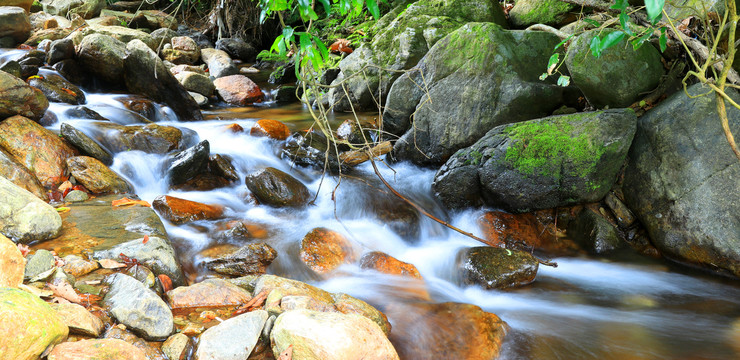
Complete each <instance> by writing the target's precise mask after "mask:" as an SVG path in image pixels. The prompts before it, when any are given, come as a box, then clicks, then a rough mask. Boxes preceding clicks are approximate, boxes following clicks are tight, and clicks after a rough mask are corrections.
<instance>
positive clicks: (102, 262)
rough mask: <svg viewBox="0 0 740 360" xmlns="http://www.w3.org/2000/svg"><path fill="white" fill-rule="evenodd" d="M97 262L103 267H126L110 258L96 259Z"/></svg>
mask: <svg viewBox="0 0 740 360" xmlns="http://www.w3.org/2000/svg"><path fill="white" fill-rule="evenodd" d="M98 263H99V264H100V266H102V267H103V269H119V268H122V267H126V265H125V264H122V263H119V262H118V261H115V260H111V259H102V260H98Z"/></svg>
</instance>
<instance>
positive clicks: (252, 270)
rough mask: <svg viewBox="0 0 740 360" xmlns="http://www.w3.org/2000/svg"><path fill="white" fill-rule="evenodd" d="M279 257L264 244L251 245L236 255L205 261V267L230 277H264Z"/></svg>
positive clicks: (238, 251)
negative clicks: (268, 268)
mask: <svg viewBox="0 0 740 360" xmlns="http://www.w3.org/2000/svg"><path fill="white" fill-rule="evenodd" d="M276 257H277V251H275V249H273V248H272V247H271V246H270V245H267V244H264V243H257V244H249V245H245V246H244V247H242V248H240V249H239V250H237V251H235V252H234V253H232V254H230V255H228V256H224V257H220V258H217V259H213V260H207V261H205V266H206V267H207V268H208V269H209V270H212V271H215V272H217V273H219V274H224V275H229V276H246V275H262V274H264V273H265V272H266V271H267V267H268V266H269V265H270V264H271V263H272V261H273V260H275V258H276Z"/></svg>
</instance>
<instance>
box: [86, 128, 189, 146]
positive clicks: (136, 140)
mask: <svg viewBox="0 0 740 360" xmlns="http://www.w3.org/2000/svg"><path fill="white" fill-rule="evenodd" d="M85 125H87V127H86V128H85V130H86V131H87V133H88V134H89V135H90V137H92V138H93V139H95V140H96V141H97V142H99V143H100V144H101V145H103V146H104V147H105V148H106V149H108V150H110V151H111V152H113V153H118V152H122V151H130V150H140V151H143V152H146V153H150V154H166V153H168V152H170V151H173V150H178V149H182V148H183V147H184V145H185V141H184V138H183V133H182V130H180V129H178V128H176V127H174V126H166V125H157V124H149V125H129V126H123V125H118V124H114V123H111V122H97V121H96V122H91V123H90V124H85Z"/></svg>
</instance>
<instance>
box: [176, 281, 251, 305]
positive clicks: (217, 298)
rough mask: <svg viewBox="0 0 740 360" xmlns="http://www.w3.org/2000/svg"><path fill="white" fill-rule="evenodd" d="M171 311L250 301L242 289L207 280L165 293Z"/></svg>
mask: <svg viewBox="0 0 740 360" xmlns="http://www.w3.org/2000/svg"><path fill="white" fill-rule="evenodd" d="M167 298H168V300H169V303H170V307H171V308H173V309H180V308H194V307H211V306H230V305H242V304H245V303H247V302H248V301H249V300H251V299H252V296H251V295H250V294H249V293H248V292H247V291H246V290H244V289H242V288H240V287H238V286H236V285H233V284H231V283H230V282H228V281H226V280H222V279H207V280H203V281H202V282H199V283H197V284H194V285H190V286H181V287H178V288H177V289H174V290H170V291H169V292H167Z"/></svg>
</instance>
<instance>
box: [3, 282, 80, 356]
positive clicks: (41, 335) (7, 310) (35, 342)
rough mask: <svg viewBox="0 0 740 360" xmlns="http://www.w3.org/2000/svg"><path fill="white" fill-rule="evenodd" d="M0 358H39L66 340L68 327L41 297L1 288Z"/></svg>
mask: <svg viewBox="0 0 740 360" xmlns="http://www.w3.org/2000/svg"><path fill="white" fill-rule="evenodd" d="M0 331H2V334H5V336H1V337H0V350H2V352H0V356H2V358H3V359H18V360H30V359H38V358H40V356H41V354H42V353H43V352H44V350H46V349H47V348H48V347H50V346H52V345H55V344H58V343H60V342H62V341H64V339H66V338H67V335H68V334H69V328H67V325H64V322H62V319H61V318H59V316H58V315H57V313H56V312H55V311H54V310H52V308H51V307H49V305H48V304H47V303H45V302H44V301H43V300H41V299H40V298H39V297H38V296H36V295H33V294H31V293H28V292H25V291H23V290H18V289H13V288H0Z"/></svg>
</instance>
